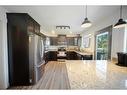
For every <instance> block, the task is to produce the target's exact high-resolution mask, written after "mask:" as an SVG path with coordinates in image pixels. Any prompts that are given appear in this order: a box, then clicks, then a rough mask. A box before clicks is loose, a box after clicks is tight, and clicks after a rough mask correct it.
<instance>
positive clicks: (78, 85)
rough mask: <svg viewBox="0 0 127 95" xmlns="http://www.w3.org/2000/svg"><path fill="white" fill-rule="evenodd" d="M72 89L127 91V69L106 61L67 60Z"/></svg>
mask: <svg viewBox="0 0 127 95" xmlns="http://www.w3.org/2000/svg"><path fill="white" fill-rule="evenodd" d="M66 67H67V73H68V78H69V83H70V87H71V89H127V68H126V67H120V66H117V65H116V64H114V63H113V62H110V61H106V60H85V61H81V60H76V61H75V60H71V61H70V60H67V61H66Z"/></svg>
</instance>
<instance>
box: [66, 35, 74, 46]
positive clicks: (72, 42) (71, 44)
mask: <svg viewBox="0 0 127 95" xmlns="http://www.w3.org/2000/svg"><path fill="white" fill-rule="evenodd" d="M67 45H69V46H73V45H74V37H68V38H67Z"/></svg>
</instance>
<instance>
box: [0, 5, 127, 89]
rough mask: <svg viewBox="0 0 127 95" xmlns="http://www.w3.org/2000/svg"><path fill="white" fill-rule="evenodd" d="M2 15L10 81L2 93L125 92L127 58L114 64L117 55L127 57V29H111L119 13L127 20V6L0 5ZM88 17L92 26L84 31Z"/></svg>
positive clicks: (126, 86)
mask: <svg viewBox="0 0 127 95" xmlns="http://www.w3.org/2000/svg"><path fill="white" fill-rule="evenodd" d="M121 9H122V10H121ZM0 10H3V13H2V14H4V15H3V17H4V16H5V15H6V17H7V18H6V17H5V18H4V20H5V21H7V25H6V23H5V24H4V25H6V26H7V35H6V37H7V39H6V40H7V42H6V43H5V44H7V46H8V47H7V46H6V48H5V49H6V50H7V51H8V69H7V70H8V71H7V72H6V75H8V76H6V78H7V77H8V78H7V79H6V82H7V83H5V84H3V85H4V87H3V88H6V89H127V85H126V83H127V81H126V78H127V71H126V70H127V67H126V66H127V65H126V58H124V60H125V64H124V65H123V64H120V65H119V64H118V65H117V64H116V63H118V56H117V53H118V52H125V53H126V52H127V42H126V40H127V36H126V35H127V33H126V31H127V26H125V27H122V28H120V29H116V28H114V25H115V23H117V21H118V19H119V13H121V11H122V18H123V20H127V18H126V17H127V14H126V13H127V6H125V5H123V6H120V5H119V6H118V5H117V6H102V5H101V6H99V5H98V6H97V5H96V6H92V5H88V6H87V5H84V6H83V5H82V6H81V5H80V6H71V5H70V6H69V5H68V6H1V7H0ZM39 10H41V11H43V12H44V13H40V12H39ZM45 10H46V11H45ZM103 10H105V12H104V11H103ZM109 10H110V11H109ZM98 12H100V14H97V13H98ZM43 14H45V15H43ZM52 14H54V15H52ZM61 17H62V18H61ZM63 18H64V19H63ZM84 18H87V19H84ZM88 18H89V20H91V21H92V22H91V23H92V26H91V27H88V28H82V26H81V24H82V23H83V22H84V21H87V20H88ZM112 18H114V19H112ZM118 38H120V40H118ZM118 43H119V45H118ZM116 47H117V48H116ZM125 55H126V54H125ZM6 58H7V57H6ZM121 59H122V58H121ZM121 59H120V60H121ZM121 65H122V66H121ZM77 76H78V77H77ZM111 85H112V86H111ZM1 88H2V87H1Z"/></svg>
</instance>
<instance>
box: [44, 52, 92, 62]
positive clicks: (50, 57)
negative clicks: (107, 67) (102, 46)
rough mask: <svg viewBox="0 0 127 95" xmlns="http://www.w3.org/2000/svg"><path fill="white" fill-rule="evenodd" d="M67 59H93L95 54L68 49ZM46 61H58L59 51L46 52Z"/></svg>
mask: <svg viewBox="0 0 127 95" xmlns="http://www.w3.org/2000/svg"><path fill="white" fill-rule="evenodd" d="M66 55H67V56H66V59H67V60H92V59H93V55H81V54H79V53H76V52H75V51H67V52H66ZM45 61H46V63H47V62H48V61H57V51H48V52H46V53H45Z"/></svg>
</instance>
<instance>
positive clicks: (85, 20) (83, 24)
mask: <svg viewBox="0 0 127 95" xmlns="http://www.w3.org/2000/svg"><path fill="white" fill-rule="evenodd" d="M91 25H92V23H91V22H90V21H89V20H88V18H87V5H86V18H85V19H84V21H83V22H82V25H81V27H83V28H88V27H90V26H91Z"/></svg>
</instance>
